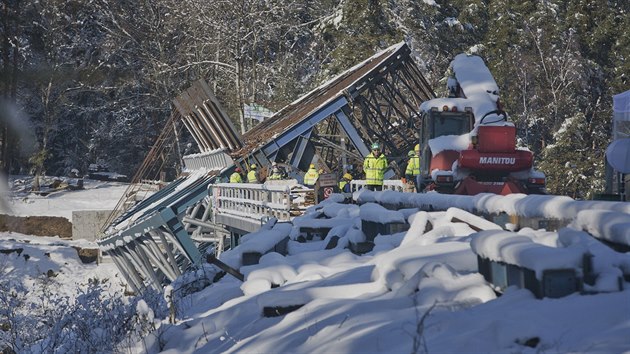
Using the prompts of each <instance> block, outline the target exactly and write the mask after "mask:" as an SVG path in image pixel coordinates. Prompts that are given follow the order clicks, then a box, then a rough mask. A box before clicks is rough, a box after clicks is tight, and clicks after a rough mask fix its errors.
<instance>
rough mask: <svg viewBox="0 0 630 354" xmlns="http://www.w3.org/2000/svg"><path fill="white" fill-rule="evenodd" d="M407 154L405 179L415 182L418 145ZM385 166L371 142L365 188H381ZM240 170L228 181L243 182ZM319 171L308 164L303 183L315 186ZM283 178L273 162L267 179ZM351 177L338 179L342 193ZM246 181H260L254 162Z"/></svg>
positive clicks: (378, 148) (379, 189)
mask: <svg viewBox="0 0 630 354" xmlns="http://www.w3.org/2000/svg"><path fill="white" fill-rule="evenodd" d="M407 156H408V158H409V161H408V163H407V169H406V170H405V180H406V181H409V182H410V183H413V184H415V183H416V178H417V176H418V175H419V174H420V145H416V146H415V148H414V150H413V151H409V153H408V154H407ZM387 167H388V162H387V158H386V157H385V155H384V154H382V153H381V147H380V145H379V144H378V143H374V144H372V152H370V153H369V154H368V155H367V156H366V157H365V159H364V161H363V172H364V173H365V182H366V188H367V189H369V190H372V191H382V190H383V180H384V178H385V171H386V170H387ZM241 172H242V170H241V169H240V168H239V167H236V169H235V170H234V173H232V175H231V176H230V183H243V178H242V176H241ZM320 173H323V170H322V169H320V170H319V171H318V170H317V169H316V168H315V165H314V164H310V166H309V169H308V171H307V172H306V174H305V175H304V183H303V184H304V185H305V186H307V187H313V186H315V183H316V182H317V180H318V179H319V175H320ZM285 178H286V172H283V171H282V170H281V169H280V167H279V166H278V165H277V164H276V163H275V162H274V163H273V164H272V170H271V174H270V175H269V177H268V178H267V179H269V180H282V179H285ZM352 179H353V177H352V175H351V174H349V173H344V174H343V176H342V177H341V180H340V181H339V190H340V191H341V192H344V193H349V192H350V191H351V190H350V181H352ZM247 183H261V180H260V176H259V174H258V170H257V166H256V164H252V165H251V166H250V170H249V172H248V173H247ZM416 188H417V186H416Z"/></svg>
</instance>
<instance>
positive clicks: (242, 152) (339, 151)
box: [231, 43, 435, 174]
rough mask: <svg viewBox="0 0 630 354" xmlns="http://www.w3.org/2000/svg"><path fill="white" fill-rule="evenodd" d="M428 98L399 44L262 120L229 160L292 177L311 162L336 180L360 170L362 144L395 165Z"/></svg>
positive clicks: (427, 90) (413, 137)
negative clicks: (289, 172) (376, 146)
mask: <svg viewBox="0 0 630 354" xmlns="http://www.w3.org/2000/svg"><path fill="white" fill-rule="evenodd" d="M434 97H435V94H434V93H433V90H432V89H431V87H430V86H429V84H428V83H427V81H426V79H425V78H424V77H423V76H422V74H421V73H420V70H419V68H418V67H417V65H416V64H415V62H414V61H413V58H412V57H411V50H410V49H409V47H407V45H406V44H404V43H399V44H397V45H395V46H392V47H390V48H388V49H386V50H384V51H382V52H380V53H378V54H376V55H374V56H373V57H371V58H369V59H367V60H366V61H364V62H363V63H361V64H359V65H356V66H355V67H354V68H352V69H350V70H348V71H346V72H344V73H342V74H341V75H339V76H337V77H336V78H335V79H333V80H331V81H329V82H328V83H327V84H325V85H322V86H320V87H318V88H317V89H315V90H313V91H311V92H310V93H309V94H307V95H305V96H304V97H302V98H301V99H299V100H297V101H295V102H294V103H292V104H291V105H289V106H287V107H285V108H283V109H282V110H281V111H279V112H278V113H276V114H275V115H274V116H273V117H271V118H269V119H268V120H265V121H263V122H262V123H261V124H259V125H257V126H256V127H254V128H253V129H251V130H250V131H248V132H247V133H246V134H245V135H244V136H243V140H244V143H243V144H244V146H243V148H241V149H239V150H236V151H233V152H232V153H231V155H232V157H233V159H234V160H235V161H236V163H237V164H238V165H239V166H240V167H241V168H242V169H247V167H248V166H249V165H250V164H252V163H256V164H258V165H261V166H266V165H269V164H270V163H271V162H274V161H275V162H279V163H285V164H287V165H290V166H292V167H293V168H294V170H295V171H297V173H298V174H300V173H303V171H306V170H307V169H308V165H309V164H310V163H312V162H314V161H315V162H317V164H318V165H319V166H320V167H321V168H323V169H324V170H327V171H332V172H337V173H340V174H341V173H343V172H344V171H345V170H346V168H347V166H348V165H354V166H360V165H361V161H362V159H363V157H364V156H365V155H367V154H368V153H369V150H368V148H367V144H369V143H372V142H377V141H378V142H380V143H382V144H383V145H384V147H385V154H386V155H387V156H388V157H389V158H390V160H393V161H394V162H401V161H402V160H403V159H404V158H405V157H406V152H407V151H408V150H410V149H412V148H413V146H414V145H415V144H416V143H417V138H418V135H417V132H416V131H415V129H414V127H413V126H414V124H413V122H414V121H415V120H417V119H419V116H420V112H419V107H420V104H421V103H422V102H423V101H425V100H428V99H431V98H434Z"/></svg>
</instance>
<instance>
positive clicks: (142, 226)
mask: <svg viewBox="0 0 630 354" xmlns="http://www.w3.org/2000/svg"><path fill="white" fill-rule="evenodd" d="M153 212H154V214H153V215H151V216H146V217H145V219H143V220H141V221H139V222H136V223H135V224H134V225H132V226H130V227H129V228H127V229H125V230H123V231H121V232H120V233H119V234H116V235H113V236H111V237H109V238H106V239H104V240H100V241H97V243H98V244H99V245H102V246H104V245H109V244H114V245H115V244H116V241H118V240H121V241H123V242H125V241H124V237H125V236H131V237H137V235H144V234H145V233H146V232H149V231H151V230H155V229H157V228H159V227H160V226H162V224H163V223H164V220H162V217H161V216H160V214H159V213H158V212H157V211H153ZM125 243H126V242H125Z"/></svg>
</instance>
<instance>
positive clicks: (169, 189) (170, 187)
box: [114, 177, 188, 224]
mask: <svg viewBox="0 0 630 354" xmlns="http://www.w3.org/2000/svg"><path fill="white" fill-rule="evenodd" d="M186 179H188V177H182V178H179V179H177V180H175V181H173V182H171V183H169V184H168V185H167V186H166V187H164V188H163V189H161V190H159V191H157V192H155V193H154V194H152V195H150V196H149V197H148V198H146V199H144V200H142V201H141V202H140V203H138V204H136V205H134V206H133V207H132V208H131V209H129V210H128V211H126V212H125V213H123V214H122V215H121V216H119V217H118V218H116V220H115V221H114V223H115V224H118V223H121V222H123V221H124V220H126V219H127V218H129V217H131V216H132V215H134V214H135V213H136V212H138V211H139V210H142V209H144V208H146V207H147V206H149V205H151V204H153V203H155V202H156V201H158V200H160V199H162V198H164V197H165V196H167V195H169V194H170V193H172V192H173V190H175V188H177V187H178V186H179V185H180V184H182V182H184V181H185V180H186ZM156 209H157V208H151V209H149V210H147V211H145V212H144V213H143V214H142V216H144V215H148V214H150V213H151V212H154V211H155V210H156Z"/></svg>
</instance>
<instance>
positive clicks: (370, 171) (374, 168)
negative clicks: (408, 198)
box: [363, 143, 420, 191]
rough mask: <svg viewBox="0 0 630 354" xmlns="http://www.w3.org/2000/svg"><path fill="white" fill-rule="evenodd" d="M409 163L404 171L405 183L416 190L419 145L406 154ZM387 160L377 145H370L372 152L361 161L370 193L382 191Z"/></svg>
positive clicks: (418, 168)
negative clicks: (411, 185)
mask: <svg viewBox="0 0 630 354" xmlns="http://www.w3.org/2000/svg"><path fill="white" fill-rule="evenodd" d="M407 157H408V158H409V161H408V162H407V168H406V170H405V181H408V182H409V183H411V184H413V185H414V187H415V188H416V189H417V187H418V186H417V185H416V183H417V177H418V175H419V174H420V145H419V144H417V145H416V146H415V147H414V149H413V150H412V151H409V153H407ZM387 166H388V163H387V158H386V157H385V156H384V155H383V154H382V153H381V147H380V146H379V144H378V143H374V144H372V152H371V153H370V154H368V155H367V156H366V157H365V160H364V161H363V171H364V172H365V184H366V188H367V189H369V190H372V191H382V190H383V179H384V178H385V171H386V170H387Z"/></svg>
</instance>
